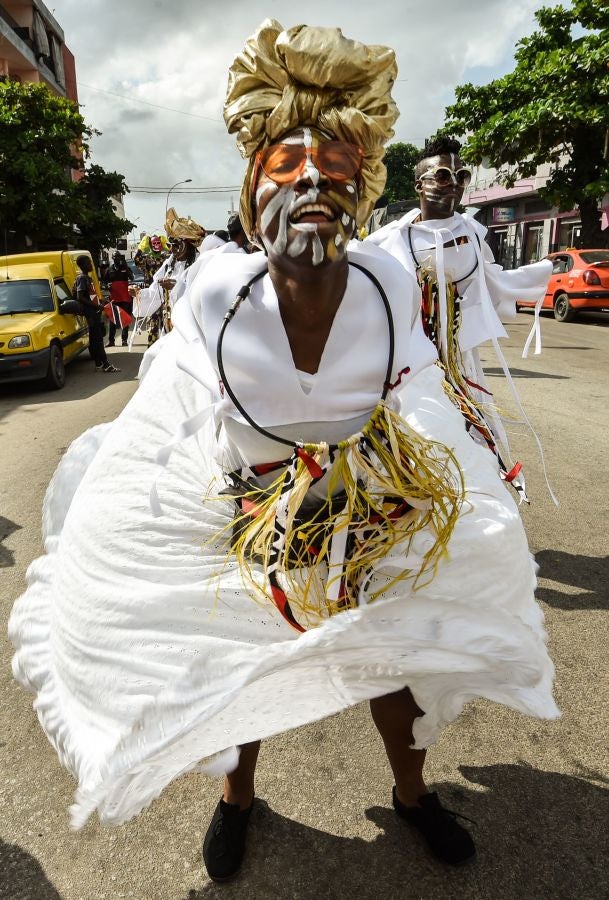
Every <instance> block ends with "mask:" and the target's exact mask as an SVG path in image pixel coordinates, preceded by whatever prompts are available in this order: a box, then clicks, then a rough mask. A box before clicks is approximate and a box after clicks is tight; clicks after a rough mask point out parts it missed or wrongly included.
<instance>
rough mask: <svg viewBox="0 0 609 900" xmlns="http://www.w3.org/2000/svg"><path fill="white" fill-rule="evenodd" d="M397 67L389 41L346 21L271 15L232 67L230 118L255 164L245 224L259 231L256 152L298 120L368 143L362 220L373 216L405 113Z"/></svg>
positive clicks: (245, 199) (244, 194) (245, 194)
mask: <svg viewBox="0 0 609 900" xmlns="http://www.w3.org/2000/svg"><path fill="white" fill-rule="evenodd" d="M396 75H397V65H396V61H395V54H394V52H393V50H391V49H390V48H389V47H380V46H366V45H365V44H361V43H360V42H359V41H351V40H349V39H348V38H346V37H344V36H343V34H342V32H341V30H340V28H316V27H312V26H309V25H296V26H295V27H294V28H289V29H288V30H287V31H284V30H283V28H282V26H281V25H280V24H279V22H276V21H275V20H274V19H266V20H265V21H264V22H263V23H262V25H261V26H260V28H259V29H258V31H257V32H256V34H254V35H253V36H252V37H251V38H249V39H248V40H247V41H246V44H245V47H244V48H243V50H242V51H241V53H239V55H238V56H237V57H235V60H234V62H233V64H232V66H231V67H230V69H229V77H228V90H227V94H226V101H225V104H224V120H225V122H226V125H227V128H228V130H229V133H231V134H232V133H234V132H236V133H237V146H238V147H239V150H240V152H241V155H242V156H244V157H245V158H247V159H249V166H248V169H247V172H246V174H245V179H244V181H243V187H242V188H241V204H240V214H241V221H242V222H243V227H244V229H245V231H246V233H248V234H249V235H250V236H251V234H252V232H253V226H254V223H253V220H252V205H251V192H252V188H253V185H252V183H251V181H252V175H253V171H254V163H255V154H256V151H257V150H260V149H261V148H263V147H266V146H268V145H269V144H271V143H273V142H275V141H277V140H278V138H280V137H281V136H282V135H283V134H285V133H286V132H288V131H291V130H293V129H294V128H298V127H299V126H306V125H309V126H315V127H317V128H319V129H321V130H322V131H326V132H330V133H331V134H332V135H333V136H335V137H336V138H338V139H339V140H343V141H348V142H349V143H352V144H357V145H359V146H360V147H361V148H362V150H363V151H364V159H363V165H362V171H361V189H360V202H359V207H358V214H357V224H358V225H363V223H364V222H365V221H366V220H367V219H368V217H369V216H370V213H371V212H372V208H373V206H374V203H375V201H376V200H377V199H378V197H379V196H380V195H381V193H382V191H383V188H384V186H385V179H386V176H387V172H386V169H385V166H384V165H383V163H382V159H383V155H384V152H385V151H384V149H383V144H384V143H385V142H386V141H387V140H388V139H389V138H390V137H392V135H393V128H392V126H393V124H394V122H395V121H396V119H397V117H398V115H399V113H398V110H397V107H396V105H395V103H394V102H393V99H392V97H391V86H392V85H393V82H394V81H395V77H396Z"/></svg>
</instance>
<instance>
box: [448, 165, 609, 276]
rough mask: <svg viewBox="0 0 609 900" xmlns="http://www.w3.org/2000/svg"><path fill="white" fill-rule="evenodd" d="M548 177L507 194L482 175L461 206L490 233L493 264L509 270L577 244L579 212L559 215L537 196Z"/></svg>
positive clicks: (606, 209)
mask: <svg viewBox="0 0 609 900" xmlns="http://www.w3.org/2000/svg"><path fill="white" fill-rule="evenodd" d="M547 178H548V171H547V170H546V171H544V169H543V168H540V169H539V170H538V173H537V175H536V176H535V177H534V178H525V179H522V180H520V181H517V182H516V184H515V185H514V187H512V188H504V187H501V186H500V185H497V184H496V183H495V182H494V176H493V173H491V172H490V171H488V170H487V171H484V170H479V171H478V173H477V174H476V177H475V178H474V180H473V181H472V183H471V185H470V188H469V190H468V191H467V193H465V194H464V195H463V201H462V203H463V206H466V207H476V208H477V209H478V210H479V212H478V213H477V214H476V218H477V219H478V220H479V221H480V222H481V223H482V224H483V225H486V227H487V228H488V230H489V236H488V237H489V243H490V244H491V246H492V247H493V251H494V253H495V258H496V259H497V262H500V263H501V265H503V266H504V267H505V268H506V269H513V268H516V267H517V266H521V265H524V264H525V263H529V262H535V261H536V260H538V259H542V258H543V257H544V256H545V255H546V254H547V253H553V252H555V251H558V250H566V249H567V247H575V246H577V244H578V240H579V236H580V233H581V219H580V215H579V211H578V210H577V209H574V210H570V211H568V212H559V210H558V209H557V207H555V206H552V205H551V204H549V203H548V202H547V201H546V200H543V199H542V198H541V197H540V195H539V189H540V188H542V187H544V185H545V184H546V181H547ZM600 216H601V226H602V227H604V228H606V227H607V225H608V224H609V197H605V205H604V206H603V208H602V209H601V210H600Z"/></svg>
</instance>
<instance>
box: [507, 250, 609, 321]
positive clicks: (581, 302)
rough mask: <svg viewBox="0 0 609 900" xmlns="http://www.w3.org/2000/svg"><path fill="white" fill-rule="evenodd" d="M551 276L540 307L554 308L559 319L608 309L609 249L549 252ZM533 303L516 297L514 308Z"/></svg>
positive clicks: (608, 310) (569, 319)
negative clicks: (582, 312)
mask: <svg viewBox="0 0 609 900" xmlns="http://www.w3.org/2000/svg"><path fill="white" fill-rule="evenodd" d="M547 258H548V259H551V260H552V275H551V276H550V280H549V281H548V288H547V291H546V295H545V297H544V298H543V306H542V309H552V310H554V318H555V319H557V320H558V321H559V322H570V321H571V320H572V319H574V318H575V316H576V314H577V313H578V312H579V311H580V310H582V309H587V310H592V309H597V310H605V311H607V312H609V250H573V249H572V248H569V249H568V250H562V251H561V252H560V253H549V254H548V257H547ZM532 306H535V304H534V303H531V302H529V301H528V300H519V301H518V303H517V304H516V307H517V308H518V309H520V308H521V307H532Z"/></svg>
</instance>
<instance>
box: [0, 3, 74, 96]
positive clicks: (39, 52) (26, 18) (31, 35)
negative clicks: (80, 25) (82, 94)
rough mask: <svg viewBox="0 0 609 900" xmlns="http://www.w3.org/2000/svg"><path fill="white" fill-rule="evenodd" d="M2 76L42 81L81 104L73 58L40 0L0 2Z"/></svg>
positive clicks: (54, 21) (0, 65) (62, 34)
mask: <svg viewBox="0 0 609 900" xmlns="http://www.w3.org/2000/svg"><path fill="white" fill-rule="evenodd" d="M0 77H4V78H10V79H11V80H14V81H22V82H27V81H33V82H36V83H39V82H42V83H43V84H46V85H47V87H48V88H49V90H51V91H53V93H55V94H59V95H60V96H61V97H67V98H68V99H69V100H74V101H76V102H78V93H77V88H76V67H75V63H74V56H73V55H72V53H71V52H70V50H69V49H68V48H67V47H66V44H65V39H64V33H63V29H62V28H61V27H60V25H59V23H58V22H57V20H56V19H55V18H54V16H53V14H52V13H51V12H50V11H49V10H48V9H47V7H46V6H45V5H44V3H42V2H41V0H0Z"/></svg>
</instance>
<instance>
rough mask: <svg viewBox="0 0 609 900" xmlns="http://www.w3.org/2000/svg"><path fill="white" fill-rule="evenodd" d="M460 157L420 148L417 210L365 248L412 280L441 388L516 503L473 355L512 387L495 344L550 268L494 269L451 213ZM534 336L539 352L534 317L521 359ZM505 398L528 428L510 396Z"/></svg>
mask: <svg viewBox="0 0 609 900" xmlns="http://www.w3.org/2000/svg"><path fill="white" fill-rule="evenodd" d="M460 150H461V144H460V143H459V142H458V141H456V140H454V139H453V138H449V137H442V136H441V137H438V138H434V139H432V140H428V141H426V142H425V147H424V149H423V150H422V152H421V155H420V158H419V161H418V162H417V164H416V167H415V171H414V176H415V190H416V192H417V194H418V195H419V200H420V209H412V210H410V211H409V212H407V213H406V215H404V216H402V218H401V219H398V220H397V221H395V222H390V223H389V224H388V225H385V226H384V227H383V228H381V229H379V230H378V231H375V232H373V233H372V234H371V235H370V236H369V237H368V238H367V241H369V242H371V243H374V244H376V245H377V246H379V247H383V248H384V249H385V250H387V251H388V252H389V253H391V254H392V255H393V256H395V258H396V259H398V260H399V261H400V262H401V263H402V265H403V266H404V267H405V268H406V269H407V271H408V272H410V273H412V274H413V275H415V276H416V277H417V279H418V281H419V284H420V285H421V290H422V294H423V302H422V307H421V313H422V319H423V327H424V329H425V333H426V334H427V336H428V337H429V339H430V340H431V341H433V343H434V344H435V346H436V348H437V350H438V355H439V360H440V363H441V365H442V367H443V369H444V373H445V378H446V388H447V390H448V392H449V394H450V396H451V397H452V399H453V401H454V402H455V404H456V405H457V406H458V408H459V409H461V411H462V413H463V415H464V417H465V419H466V421H467V423H468V425H467V427H468V429H469V430H470V433H471V435H472V437H474V439H476V440H480V441H482V442H483V443H486V444H487V445H488V446H489V447H490V448H491V449H492V450H493V452H495V453H496V454H497V456H498V459H499V463H500V466H501V471H502V477H504V478H505V479H506V480H507V481H508V482H511V483H512V484H513V486H514V488H515V489H516V490H517V492H518V493H519V495H520V498H521V500H523V499H526V493H525V488H524V479H523V476H522V474H521V466H520V464H519V463H517V464H515V465H514V464H512V461H511V457H510V450H509V445H508V441H507V436H506V433H505V429H504V427H503V424H502V422H501V419H500V417H499V415H498V413H497V411H496V409H495V407H494V404H493V402H492V394H491V392H490V390H489V388H488V385H487V383H486V379H485V377H484V373H483V370H482V364H481V362H480V356H479V352H478V347H479V346H480V345H481V344H483V343H484V342H485V341H488V340H490V341H492V343H493V345H494V348H495V352H496V354H497V356H498V359H499V361H500V363H501V365H502V367H503V370H504V373H505V375H506V377H507V378H508V380H509V382H510V385H512V381H511V377H510V375H509V370H508V369H507V365H506V363H505V360H504V358H503V354H502V353H501V350H500V348H499V344H498V338H502V337H507V332H506V331H505V328H504V327H503V324H502V323H503V322H513V321H514V319H515V317H516V300H518V299H527V300H533V301H535V302H536V303H537V302H541V300H542V299H543V296H544V294H545V291H546V287H547V283H548V278H549V277H550V274H551V271H552V264H551V262H549V261H548V260H542V261H541V262H538V263H535V264H533V265H528V266H522V267H521V268H518V269H512V270H504V269H502V267H501V266H499V265H497V264H496V263H495V260H494V257H493V253H492V251H491V248H490V247H489V245H488V243H487V242H486V240H485V236H486V232H487V229H486V228H485V227H484V225H482V224H481V223H480V222H478V221H477V220H476V219H474V218H473V217H472V216H470V215H468V214H467V213H464V214H461V213H459V212H457V211H456V210H457V207H458V206H459V204H460V202H461V199H462V197H463V192H464V190H465V189H466V188H467V186H468V185H469V183H470V181H471V171H470V170H469V169H468V168H467V166H466V164H465V163H464V162H463V160H462V159H461V157H460V156H459V152H460ZM534 334H536V335H537V346H536V352H539V350H540V342H539V325H538V311H537V312H536V319H535V324H534V328H533V330H532V332H531V334H530V335H529V338H528V340H527V343H526V345H525V351H524V353H525V355H526V353H527V352H528V348H529V345H530V343H531V340H532V337H533V335H534ZM512 387H513V385H512ZM513 393H514V396H515V399H516V401H517V404H518V407H519V410H520V413H521V415H522V416H523V419H524V420H525V421H526V422H527V424H529V423H528V419H527V417H526V414H525V412H524V410H523V409H522V406H521V404H520V401H519V400H518V398H517V395H516V392H515V389H513ZM550 493H551V491H550Z"/></svg>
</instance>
